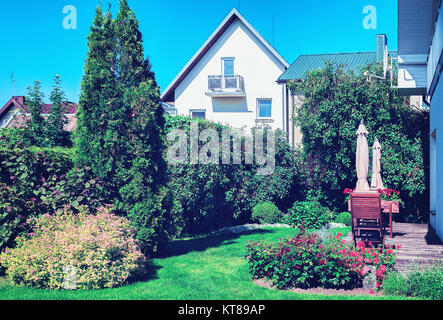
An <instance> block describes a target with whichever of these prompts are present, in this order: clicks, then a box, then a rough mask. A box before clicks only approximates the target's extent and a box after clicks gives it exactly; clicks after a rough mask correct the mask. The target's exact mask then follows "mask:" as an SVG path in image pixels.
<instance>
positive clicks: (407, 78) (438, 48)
mask: <svg viewBox="0 0 443 320" xmlns="http://www.w3.org/2000/svg"><path fill="white" fill-rule="evenodd" d="M442 52H443V14H442V1H441V0H399V1H398V86H399V93H400V94H402V95H411V94H414V95H422V96H423V101H425V103H426V104H428V105H429V106H430V128H429V138H430V155H429V156H430V163H429V165H430V217H429V218H430V219H429V220H430V225H431V226H432V228H433V229H434V230H435V231H436V233H437V235H438V237H439V238H440V239H441V240H443V80H442V79H441V78H442V69H443V55H442Z"/></svg>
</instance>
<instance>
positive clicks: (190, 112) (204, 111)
mask: <svg viewBox="0 0 443 320" xmlns="http://www.w3.org/2000/svg"><path fill="white" fill-rule="evenodd" d="M193 112H203V113H204V114H205V117H204V118H203V119H205V120H206V109H189V115H190V116H191V118H194V115H193ZM196 118H197V117H196ZM198 119H201V118H198Z"/></svg>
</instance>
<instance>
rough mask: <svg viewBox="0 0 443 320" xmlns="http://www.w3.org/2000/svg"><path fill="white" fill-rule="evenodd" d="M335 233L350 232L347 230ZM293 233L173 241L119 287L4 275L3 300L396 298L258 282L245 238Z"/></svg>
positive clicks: (267, 231) (272, 238)
mask: <svg viewBox="0 0 443 320" xmlns="http://www.w3.org/2000/svg"><path fill="white" fill-rule="evenodd" d="M334 231H335V232H341V233H343V234H346V233H347V232H349V228H347V229H336V230H334ZM293 235H294V230H293V229H286V228H267V229H261V230H255V231H251V232H249V233H247V234H242V235H235V236H217V237H215V236H214V237H199V238H192V239H183V240H177V241H172V242H171V243H170V244H169V245H168V247H167V250H166V251H165V254H164V256H163V257H158V258H156V259H153V261H152V269H151V270H152V272H151V274H150V276H149V278H148V279H145V280H144V281H139V282H136V283H132V284H129V285H126V286H123V287H120V288H115V289H103V290H85V291H51V290H42V289H34V288H26V287H18V286H14V285H11V284H10V283H9V282H8V280H7V279H6V278H0V299H13V300H17V299H34V300H38V299H44V300H55V299H72V300H74V299H137V300H140V299H143V300H182V299H188V300H225V299H226V300H237V299H244V300H254V299H260V300H268V299H280V300H283V299H294V300H296V299H398V297H374V296H325V295H311V294H298V293H294V292H288V291H278V290H271V289H267V288H262V287H259V286H257V285H255V284H254V283H253V282H252V281H251V277H250V276H249V274H248V266H247V262H246V260H245V259H244V256H245V254H246V248H245V244H246V243H247V241H249V240H258V239H264V240H270V241H274V242H277V241H278V240H279V239H280V238H286V237H287V236H293Z"/></svg>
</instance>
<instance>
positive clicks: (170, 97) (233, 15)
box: [161, 9, 289, 102]
mask: <svg viewBox="0 0 443 320" xmlns="http://www.w3.org/2000/svg"><path fill="white" fill-rule="evenodd" d="M236 19H239V20H240V21H241V22H242V23H243V24H244V25H245V26H246V27H247V28H248V29H249V30H250V31H251V32H252V33H253V34H254V35H255V36H256V37H257V38H258V39H259V40H260V41H261V43H262V44H263V45H264V46H265V47H266V48H267V49H268V50H269V51H270V52H271V53H272V54H273V55H274V56H275V57H276V58H277V60H278V61H280V62H281V63H282V64H283V65H284V66H285V67H286V68H288V67H289V63H288V62H287V61H286V60H285V59H284V58H283V57H282V56H281V55H280V54H279V53H278V52H277V50H275V48H274V47H273V46H272V45H271V44H270V43H269V42H268V41H266V39H265V38H263V37H262V36H261V35H260V33H258V31H257V30H255V29H254V27H252V26H251V25H250V24H249V22H247V21H246V19H245V18H244V17H243V16H242V15H241V14H240V13H239V12H238V11H237V10H236V9H232V11H231V12H230V13H229V14H228V16H227V17H226V18H225V19H224V20H223V22H222V23H221V24H220V25H219V26H218V28H217V29H216V30H215V31H214V33H212V35H211V36H210V37H209V39H208V40H206V42H205V43H204V44H203V46H202V47H201V48H200V49H199V50H198V51H197V52H196V53H195V54H194V56H193V57H192V58H191V60H189V62H188V63H187V64H186V65H185V67H184V68H183V69H182V70H181V71H180V72H179V73H178V75H177V76H176V77H175V79H174V80H173V81H172V82H171V84H170V85H169V86H168V87H167V88H166V89H165V90H164V91H163V93H162V95H161V99H162V101H164V102H171V101H174V90H175V88H177V86H178V85H179V84H180V83H181V82H182V81H183V79H184V78H185V77H186V76H187V75H188V74H189V72H190V71H191V70H192V69H193V68H194V67H195V65H196V64H197V63H198V62H199V61H200V59H201V58H202V57H203V56H204V55H205V54H206V53H207V52H208V51H209V49H210V48H211V47H212V46H213V45H214V43H215V42H216V41H217V40H218V39H219V38H220V36H221V35H222V34H223V33H224V32H225V30H226V29H227V28H228V27H229V26H230V25H231V24H232V23H233V22H234V21H235V20H236Z"/></svg>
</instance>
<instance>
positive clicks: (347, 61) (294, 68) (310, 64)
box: [277, 51, 397, 82]
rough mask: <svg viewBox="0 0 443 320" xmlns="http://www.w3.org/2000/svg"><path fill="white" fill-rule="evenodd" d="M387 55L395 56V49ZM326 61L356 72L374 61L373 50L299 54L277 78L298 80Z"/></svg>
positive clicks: (280, 79) (279, 79) (323, 64)
mask: <svg viewBox="0 0 443 320" xmlns="http://www.w3.org/2000/svg"><path fill="white" fill-rule="evenodd" d="M389 55H391V56H394V57H396V56H397V51H389ZM327 61H331V62H332V63H335V64H338V65H343V67H344V69H346V70H352V71H354V72H356V73H357V72H358V71H359V70H360V68H361V67H362V66H364V65H367V64H368V63H375V61H376V54H375V51H374V52H350V53H328V54H303V55H300V56H299V57H298V58H297V59H296V60H295V61H294V62H293V63H292V64H291V65H290V66H289V68H288V69H287V70H286V71H285V72H284V73H283V74H282V75H281V76H280V77H279V78H278V80H277V81H278V82H287V81H289V80H298V79H302V78H304V76H305V75H306V73H307V72H309V71H312V70H313V69H319V68H323V67H324V66H325V64H326V62H327Z"/></svg>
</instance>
